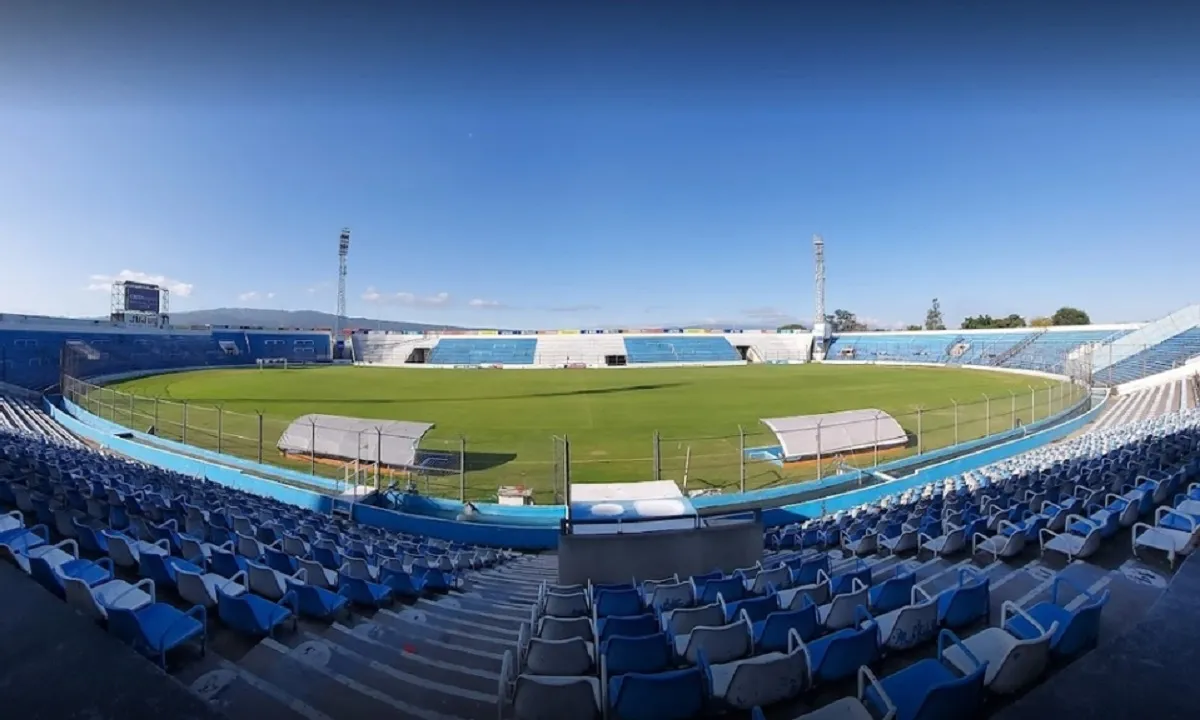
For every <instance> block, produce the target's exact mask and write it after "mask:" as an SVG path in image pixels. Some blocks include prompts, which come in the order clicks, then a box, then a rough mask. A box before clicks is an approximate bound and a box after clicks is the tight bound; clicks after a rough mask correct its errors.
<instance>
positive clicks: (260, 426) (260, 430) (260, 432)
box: [258, 413, 263, 464]
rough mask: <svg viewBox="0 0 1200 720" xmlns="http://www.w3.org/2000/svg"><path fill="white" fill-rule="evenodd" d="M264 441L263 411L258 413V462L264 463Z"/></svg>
mask: <svg viewBox="0 0 1200 720" xmlns="http://www.w3.org/2000/svg"><path fill="white" fill-rule="evenodd" d="M262 441H263V419H262V413H258V462H259V463H260V464H261V463H262Z"/></svg>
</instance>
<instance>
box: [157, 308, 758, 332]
mask: <svg viewBox="0 0 1200 720" xmlns="http://www.w3.org/2000/svg"><path fill="white" fill-rule="evenodd" d="M336 319H337V316H335V315H334V314H333V313H327V312H320V311H317V310H268V309H263V308H216V309H213V310H190V311H187V312H173V313H171V324H172V325H177V326H184V325H230V326H233V327H264V328H330V329H332V328H333V326H334V325H335V324H336ZM343 325H344V326H345V327H351V328H358V329H367V330H392V331H404V330H417V331H421V332H433V331H436V330H479V329H489V330H498V329H501V328H496V327H494V326H493V327H488V328H480V327H478V326H476V327H463V326H459V325H438V324H430V323H416V322H403V321H398V320H376V319H373V318H365V317H350V318H346V319H345V322H343ZM599 327H600V328H603V329H613V328H618V327H621V328H629V329H632V328H636V327H685V328H695V329H701V330H723V329H725V328H728V327H740V328H742V329H744V330H754V329H773V328H774V326H773V325H769V324H755V323H750V324H740V325H728V324H713V323H674V324H672V323H664V324H655V323H647V324H640V325H635V324H629V325H622V326H617V325H601V326H599Z"/></svg>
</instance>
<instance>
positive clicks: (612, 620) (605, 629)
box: [597, 613, 660, 642]
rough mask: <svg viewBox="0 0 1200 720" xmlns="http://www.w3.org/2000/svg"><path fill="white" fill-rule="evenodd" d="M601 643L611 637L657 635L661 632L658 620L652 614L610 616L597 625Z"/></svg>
mask: <svg viewBox="0 0 1200 720" xmlns="http://www.w3.org/2000/svg"><path fill="white" fill-rule="evenodd" d="M597 625H598V626H599V628H598V629H599V632H600V641H601V642H603V641H605V640H607V639H608V638H610V637H614V636H617V635H624V636H626V637H642V636H645V635H656V634H658V633H659V632H660V628H659V626H658V618H657V617H656V616H655V615H653V614H652V613H645V614H642V615H609V616H608V617H606V618H601V619H600V621H599V622H598V623H597Z"/></svg>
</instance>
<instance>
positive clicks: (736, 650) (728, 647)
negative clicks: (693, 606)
mask: <svg viewBox="0 0 1200 720" xmlns="http://www.w3.org/2000/svg"><path fill="white" fill-rule="evenodd" d="M672 641H673V647H674V649H675V655H676V656H677V657H678V658H679V659H680V660H681V661H685V662H688V663H691V664H693V665H694V664H696V663H698V662H699V657H700V655H701V654H703V655H704V657H705V658H706V659H707V660H708V661H709V662H713V663H724V662H729V661H731V660H738V659H740V658H744V657H747V656H749V655H752V654H753V653H754V633H753V630H752V628H751V625H750V623H749V622H746V621H745V620H738V621H735V622H732V623H729V624H727V625H720V626H716V627H711V626H704V625H701V626H700V627H696V628H693V629H692V631H691V632H689V633H687V634H684V635H675V636H674V637H673V638H672Z"/></svg>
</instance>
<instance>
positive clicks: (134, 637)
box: [106, 603, 159, 647]
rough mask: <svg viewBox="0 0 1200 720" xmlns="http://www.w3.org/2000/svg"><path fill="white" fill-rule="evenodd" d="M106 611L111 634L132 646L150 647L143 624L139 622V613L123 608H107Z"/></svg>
mask: <svg viewBox="0 0 1200 720" xmlns="http://www.w3.org/2000/svg"><path fill="white" fill-rule="evenodd" d="M155 604H159V603H155ZM106 610H107V613H108V630H109V632H111V633H112V634H114V635H116V636H117V637H118V638H120V639H121V640H122V641H123V642H126V643H128V644H130V645H134V646H138V645H141V646H144V647H150V644H149V643H148V642H147V641H146V634H145V631H144V630H143V629H142V623H141V622H140V621H139V620H138V616H137V611H135V610H126V609H123V608H107V609H106Z"/></svg>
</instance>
